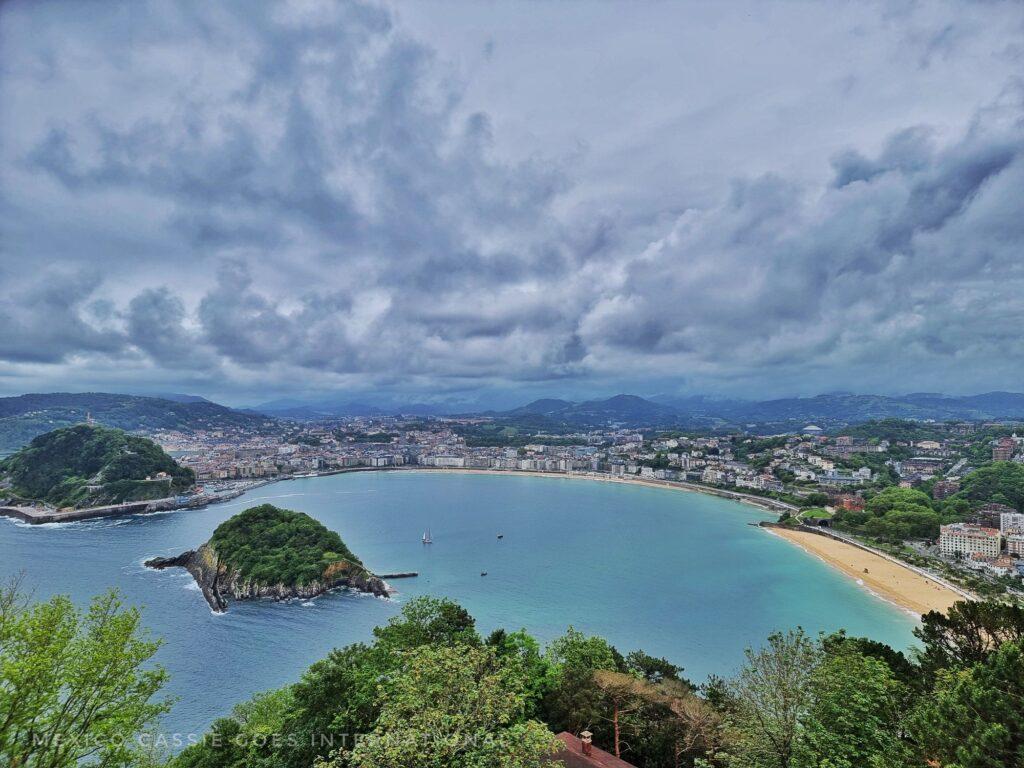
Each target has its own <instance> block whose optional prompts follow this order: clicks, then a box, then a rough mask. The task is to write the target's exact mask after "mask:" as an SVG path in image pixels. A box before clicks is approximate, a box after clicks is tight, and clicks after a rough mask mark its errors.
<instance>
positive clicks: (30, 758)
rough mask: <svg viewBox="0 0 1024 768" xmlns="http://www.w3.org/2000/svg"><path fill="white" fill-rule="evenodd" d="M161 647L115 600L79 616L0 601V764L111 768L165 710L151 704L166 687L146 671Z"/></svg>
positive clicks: (160, 675) (56, 602) (66, 608)
mask: <svg viewBox="0 0 1024 768" xmlns="http://www.w3.org/2000/svg"><path fill="white" fill-rule="evenodd" d="M158 645H159V643H157V642H155V641H152V640H150V639H148V638H147V637H146V635H145V633H144V632H143V631H142V629H141V627H140V615H139V612H138V611H137V610H135V609H126V608H125V607H124V606H123V604H122V603H121V600H120V598H119V597H118V595H117V593H116V592H109V593H107V594H106V595H103V596H101V597H97V598H96V599H95V600H93V602H92V604H91V606H90V607H89V609H88V610H86V611H84V612H83V611H79V610H78V609H76V608H75V606H74V605H73V604H72V603H71V601H70V600H69V599H68V598H67V597H64V596H57V597H53V598H51V599H50V600H48V601H47V602H44V603H38V604H35V605H27V604H26V603H25V602H24V601H23V600H22V599H21V598H19V596H18V591H17V588H16V585H12V586H11V587H9V588H6V589H4V590H2V592H0V764H3V765H5V766H11V767H12V768H73V767H74V766H78V765H81V764H87V763H95V764H98V765H102V766H104V768H108V767H109V768H117V766H127V765H130V764H131V763H132V761H133V760H134V758H135V757H137V756H138V755H139V754H140V753H141V751H142V750H141V746H140V743H139V741H138V740H137V739H136V737H137V736H138V734H139V733H140V731H142V730H144V729H146V728H148V727H150V726H152V725H153V724H154V723H155V721H156V719H157V717H158V716H159V715H160V714H162V713H163V712H165V711H166V710H167V709H168V705H167V703H166V702H156V701H154V700H153V697H154V696H155V695H156V694H157V693H158V691H159V690H160V688H161V686H162V685H163V684H164V682H165V680H166V679H167V675H166V673H165V672H164V671H163V670H162V669H160V668H159V667H155V668H154V667H148V668H145V667H146V665H147V663H148V662H149V661H150V659H151V658H152V657H153V654H154V653H156V650H157V647H158Z"/></svg>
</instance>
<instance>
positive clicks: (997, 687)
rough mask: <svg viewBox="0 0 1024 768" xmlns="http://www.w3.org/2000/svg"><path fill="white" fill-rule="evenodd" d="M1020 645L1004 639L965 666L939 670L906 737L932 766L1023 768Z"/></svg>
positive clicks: (1023, 657)
mask: <svg viewBox="0 0 1024 768" xmlns="http://www.w3.org/2000/svg"><path fill="white" fill-rule="evenodd" d="M1022 714H1024V646H1022V645H1021V644H1020V643H1018V642H1010V643H1004V644H1003V645H1002V646H1001V647H1000V648H999V649H998V650H996V651H994V652H993V653H992V654H991V655H990V656H989V657H988V658H987V659H986V660H985V661H984V662H983V663H980V664H976V665H974V666H973V667H971V668H970V669H946V670H940V671H939V673H938V675H937V679H936V682H935V689H934V691H933V692H932V694H931V695H930V696H926V697H924V699H923V700H922V703H921V705H920V707H919V709H918V710H917V712H915V714H914V717H913V719H912V724H911V735H912V736H913V737H914V738H915V739H916V740H917V741H918V742H919V743H920V745H921V747H922V749H923V751H924V754H925V756H926V757H927V758H929V760H930V761H932V764H933V765H941V766H950V768H953V767H954V766H955V768H1020V766H1024V716H1022Z"/></svg>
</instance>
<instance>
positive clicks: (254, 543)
mask: <svg viewBox="0 0 1024 768" xmlns="http://www.w3.org/2000/svg"><path fill="white" fill-rule="evenodd" d="M146 565H147V566H149V567H151V568H170V567H181V568H185V569H187V570H188V572H189V573H191V574H192V575H193V576H194V577H195V580H196V582H198V584H199V586H200V588H201V589H202V591H203V595H204V596H205V597H206V601H207V602H208V603H209V604H210V607H211V608H213V610H215V611H218V612H222V611H225V610H227V599H228V598H229V597H230V598H234V599H236V600H245V599H251V598H258V597H271V598H274V599H277V600H283V599H286V598H290V597H303V598H309V597H315V596H317V595H321V594H323V593H324V592H327V591H328V590H331V589H336V588H340V587H348V588H351V589H356V590H359V591H360V592H368V593H371V594H374V595H377V596H378V597H382V596H385V595H387V593H388V588H387V585H386V584H385V583H384V581H383V580H382V579H380V577H378V576H375V575H373V574H372V573H371V572H370V571H369V570H367V568H366V566H364V565H363V563H362V561H361V560H360V559H359V558H358V557H356V556H355V555H354V554H353V553H352V551H351V550H350V549H349V548H348V547H347V546H345V542H343V541H342V540H341V537H340V536H339V535H338V534H337V533H335V532H334V531H332V530H330V529H328V528H326V527H325V526H324V525H322V524H321V523H319V522H317V521H316V520H314V519H313V518H312V517H310V516H309V515H307V514H304V513H302V512H293V511H292V510H289V509H281V508H279V507H275V506H273V505H272V504H261V505H260V506H258V507H250V508H249V509H247V510H245V511H243V512H240V513H239V514H237V515H235V516H234V517H232V518H230V519H229V520H226V521H224V522H223V523H221V524H220V525H219V526H217V529H216V530H215V531H214V532H213V536H211V537H210V540H209V541H208V542H206V543H205V544H203V545H202V546H200V547H199V548H198V549H195V550H189V551H188V552H184V553H182V554H181V555H178V556H177V557H169V558H164V557H157V558H153V559H152V560H149V561H147V562H146Z"/></svg>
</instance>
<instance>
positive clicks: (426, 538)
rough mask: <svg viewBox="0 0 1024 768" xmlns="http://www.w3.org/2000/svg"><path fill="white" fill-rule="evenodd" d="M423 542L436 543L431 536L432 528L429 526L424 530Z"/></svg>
mask: <svg viewBox="0 0 1024 768" xmlns="http://www.w3.org/2000/svg"><path fill="white" fill-rule="evenodd" d="M423 543H424V544H433V543H434V540H433V539H432V538H430V529H429V528H427V530H425V531H424V532H423Z"/></svg>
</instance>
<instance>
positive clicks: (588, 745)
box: [580, 731, 594, 757]
mask: <svg viewBox="0 0 1024 768" xmlns="http://www.w3.org/2000/svg"><path fill="white" fill-rule="evenodd" d="M593 741H594V734H592V733H591V732H590V731H584V732H583V733H581V734H580V742H581V744H582V745H583V754H584V755H587V756H588V757H589V756H590V754H591V753H592V751H593V746H592V745H593Z"/></svg>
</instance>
